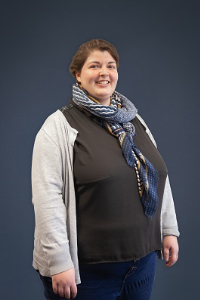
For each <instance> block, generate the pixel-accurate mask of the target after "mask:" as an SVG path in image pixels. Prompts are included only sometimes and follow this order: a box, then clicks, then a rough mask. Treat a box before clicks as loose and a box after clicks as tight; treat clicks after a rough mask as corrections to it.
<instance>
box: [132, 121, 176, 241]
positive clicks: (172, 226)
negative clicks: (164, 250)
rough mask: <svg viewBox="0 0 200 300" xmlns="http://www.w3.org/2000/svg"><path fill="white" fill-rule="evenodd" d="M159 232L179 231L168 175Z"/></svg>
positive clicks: (154, 142)
mask: <svg viewBox="0 0 200 300" xmlns="http://www.w3.org/2000/svg"><path fill="white" fill-rule="evenodd" d="M137 118H138V119H139V121H140V122H141V123H142V125H143V126H144V127H145V128H146V133H147V134H148V135H149V137H150V139H151V141H152V143H153V144H154V145H155V147H157V145H156V141H155V139H154V137H153V135H152V133H151V131H150V130H149V128H148V126H147V125H146V123H145V122H144V120H143V119H142V118H141V116H140V115H137ZM161 233H162V236H166V235H175V236H179V235H180V232H179V230H178V223H177V218H176V212H175V206H174V200H173V196H172V191H171V187H170V183H169V177H168V176H167V178H166V181H165V188H164V194H163V199H162V209H161Z"/></svg>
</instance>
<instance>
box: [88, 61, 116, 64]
mask: <svg viewBox="0 0 200 300" xmlns="http://www.w3.org/2000/svg"><path fill="white" fill-rule="evenodd" d="M89 64H100V62H99V61H90V62H89ZM108 64H116V62H115V61H109V62H108Z"/></svg>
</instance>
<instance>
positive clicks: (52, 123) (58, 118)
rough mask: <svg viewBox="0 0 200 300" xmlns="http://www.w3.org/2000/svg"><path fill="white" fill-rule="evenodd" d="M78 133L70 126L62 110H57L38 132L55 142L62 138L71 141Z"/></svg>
mask: <svg viewBox="0 0 200 300" xmlns="http://www.w3.org/2000/svg"><path fill="white" fill-rule="evenodd" d="M77 133H78V132H77V130H76V129H75V128H72V127H71V126H70V125H69V123H68V121H67V119H66V117H65V116H64V114H63V113H62V111H61V110H60V109H58V110H56V111H55V112H54V113H52V114H51V115H49V116H48V117H47V118H46V120H45V121H44V123H43V125H42V127H41V129H40V131H39V132H38V134H47V135H49V136H51V138H52V139H54V140H57V139H60V138H62V137H65V138H66V136H67V137H68V138H69V139H71V138H72V139H74V136H76V134H77Z"/></svg>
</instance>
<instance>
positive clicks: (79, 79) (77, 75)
mask: <svg viewBox="0 0 200 300" xmlns="http://www.w3.org/2000/svg"><path fill="white" fill-rule="evenodd" d="M76 80H77V81H78V82H79V83H80V82H81V74H80V73H79V72H76Z"/></svg>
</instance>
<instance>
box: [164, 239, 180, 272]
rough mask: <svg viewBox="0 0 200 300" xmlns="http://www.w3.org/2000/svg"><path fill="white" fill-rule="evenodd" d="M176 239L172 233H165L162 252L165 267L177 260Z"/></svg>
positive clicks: (177, 248) (177, 247)
mask: <svg viewBox="0 0 200 300" xmlns="http://www.w3.org/2000/svg"><path fill="white" fill-rule="evenodd" d="M178 251H179V246H178V241H177V237H176V236H174V235H167V236H165V237H164V240H163V252H164V258H165V260H166V264H165V265H166V267H171V266H173V265H174V264H175V263H176V262H177V260H178Z"/></svg>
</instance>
